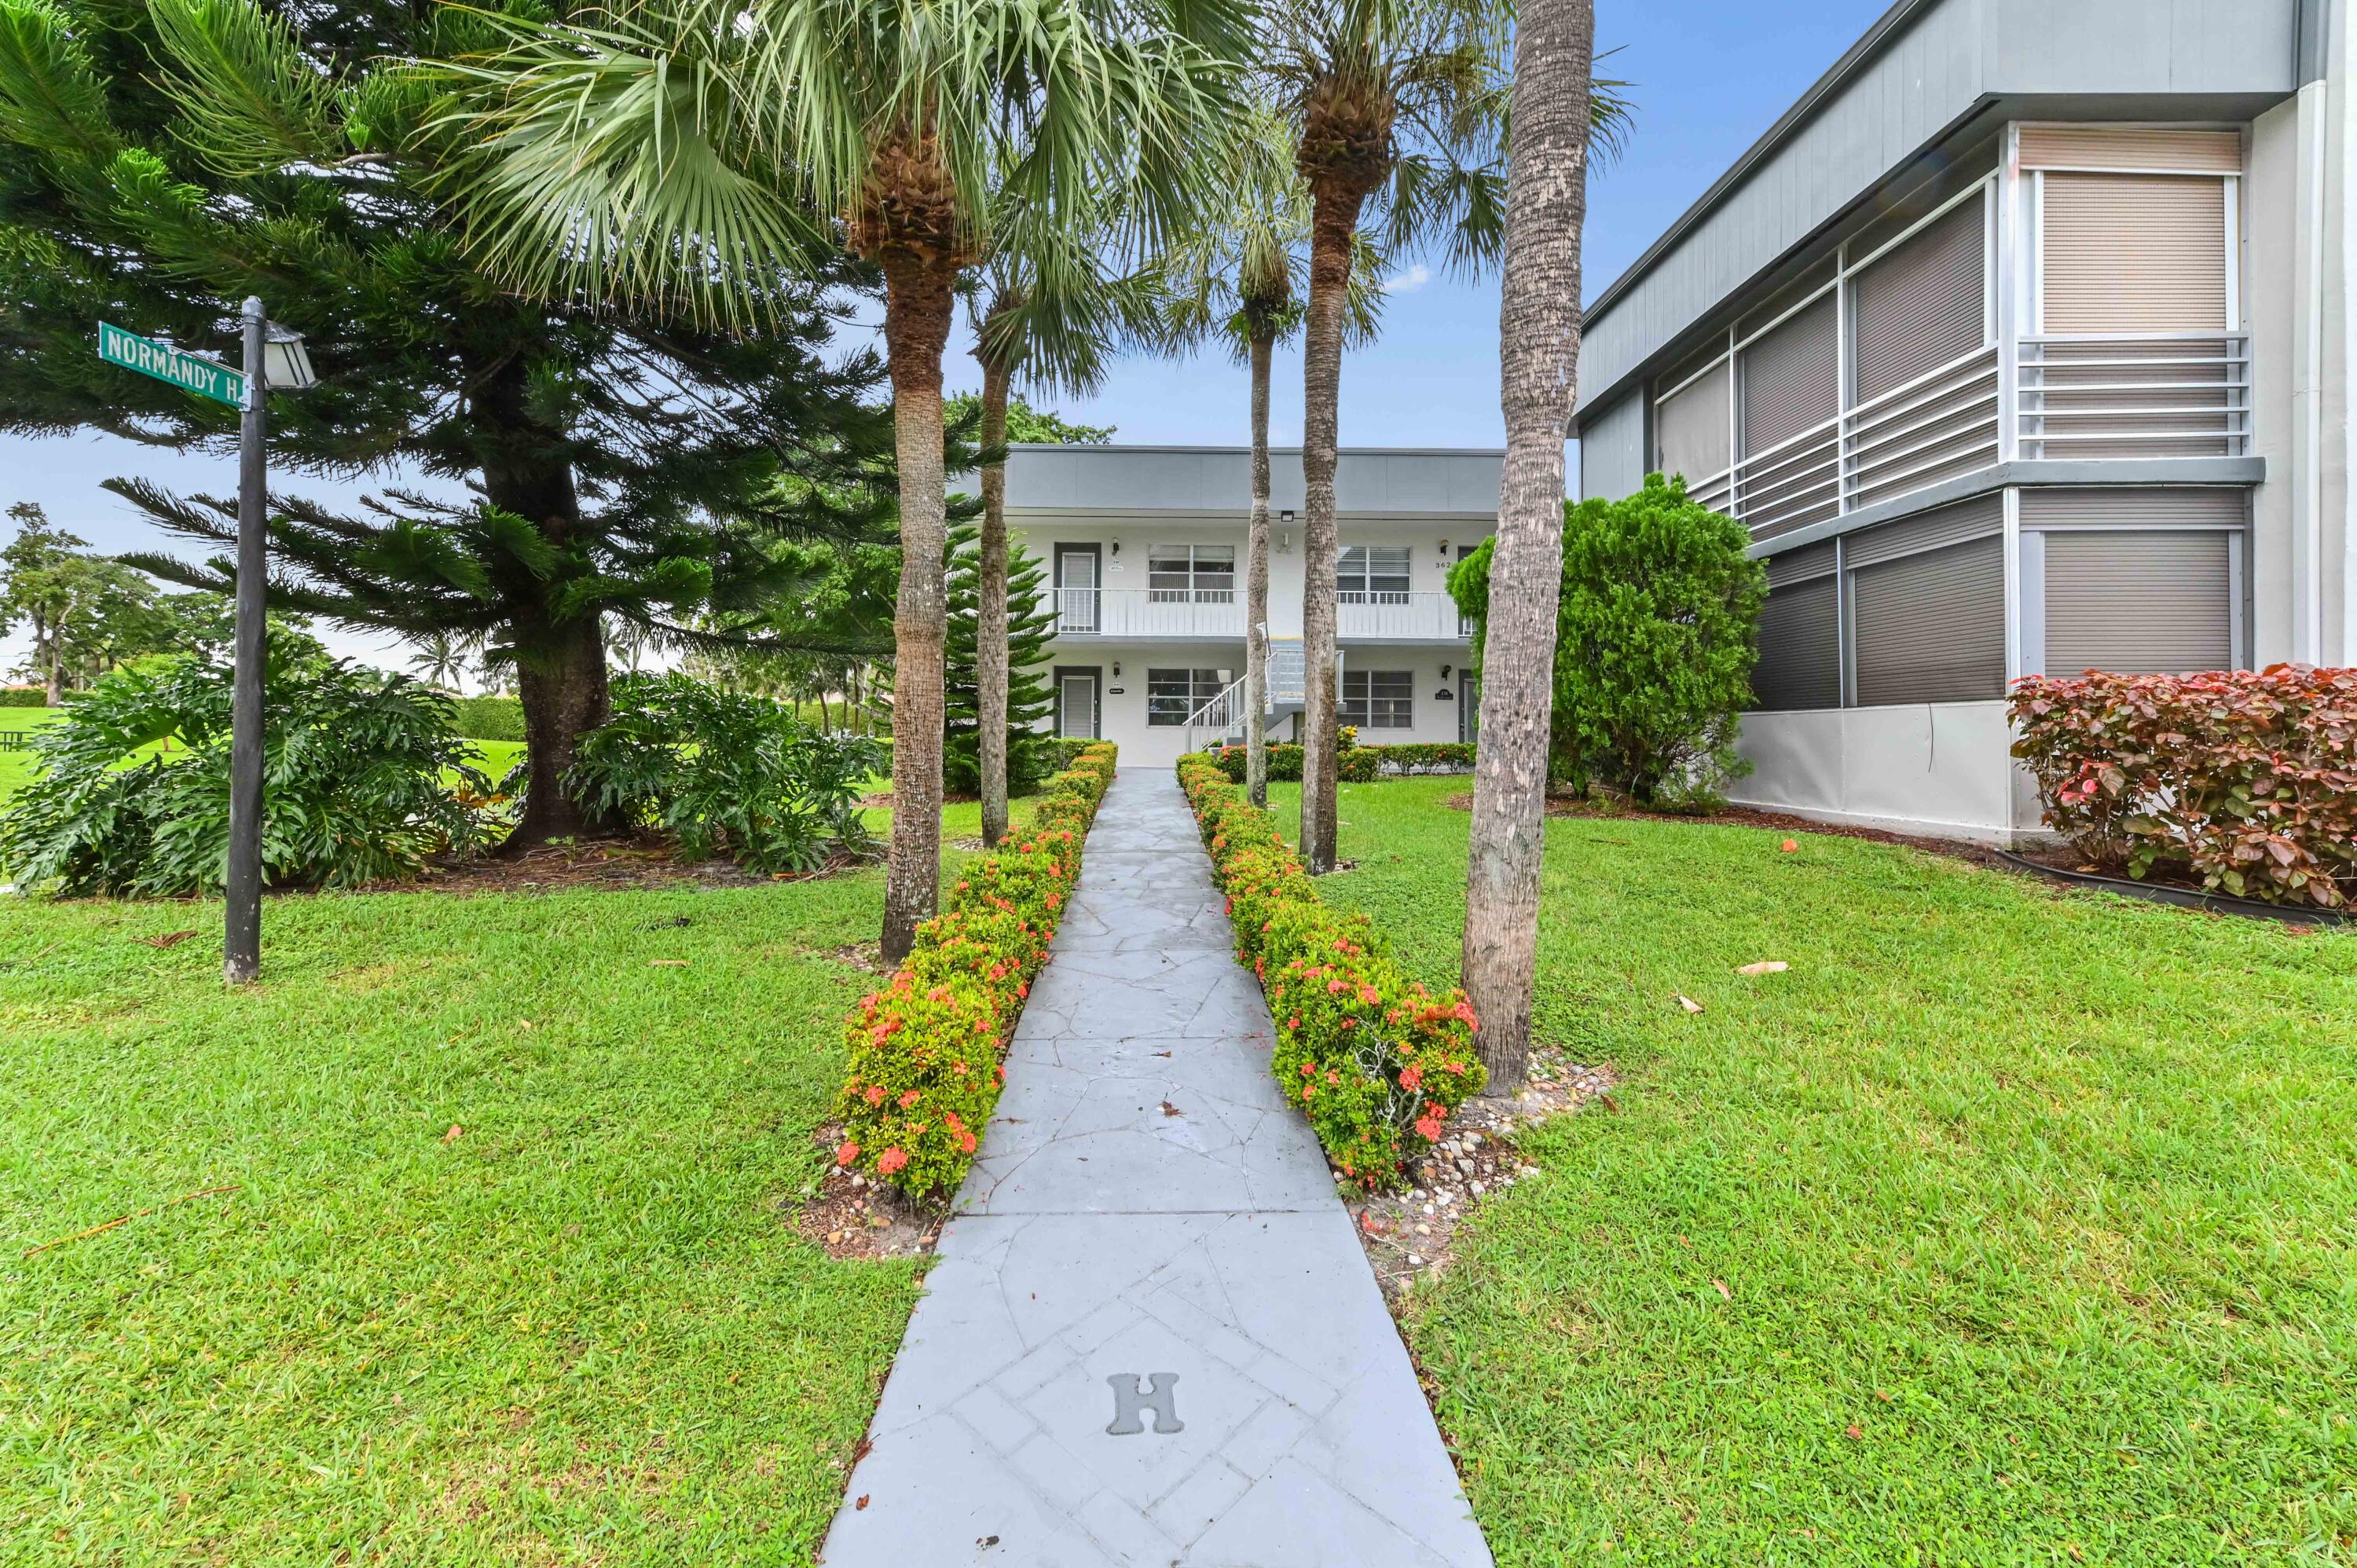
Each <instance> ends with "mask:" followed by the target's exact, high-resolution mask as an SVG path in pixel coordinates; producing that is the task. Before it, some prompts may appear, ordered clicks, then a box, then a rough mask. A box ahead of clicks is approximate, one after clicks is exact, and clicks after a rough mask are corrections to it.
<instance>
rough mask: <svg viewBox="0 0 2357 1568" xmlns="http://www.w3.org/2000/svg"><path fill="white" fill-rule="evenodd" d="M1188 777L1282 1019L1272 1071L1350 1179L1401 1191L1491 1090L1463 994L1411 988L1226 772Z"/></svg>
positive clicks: (1220, 873) (1206, 761)
mask: <svg viewBox="0 0 2357 1568" xmlns="http://www.w3.org/2000/svg"><path fill="white" fill-rule="evenodd" d="M1179 785H1180V787H1181V788H1183V789H1185V790H1186V792H1187V799H1188V801H1189V804H1191V805H1192V806H1193V807H1194V810H1195V820H1196V822H1198V823H1199V824H1200V826H1201V828H1202V830H1203V842H1204V843H1205V844H1206V845H1207V846H1208V847H1209V848H1210V850H1211V869H1212V875H1213V876H1214V878H1215V879H1216V880H1217V881H1218V882H1219V884H1220V886H1222V888H1223V889H1225V890H1226V892H1227V895H1228V900H1227V909H1228V918H1229V919H1230V920H1231V921H1232V923H1233V925H1234V927H1235V932H1236V956H1237V958H1238V960H1239V961H1243V962H1246V963H1249V964H1251V965H1252V968H1253V972H1254V974H1255V975H1257V976H1259V978H1260V983H1261V990H1262V992H1263V993H1265V995H1266V996H1267V998H1268V1007H1269V1012H1270V1014H1271V1015H1273V1016H1274V1017H1275V1021H1276V1045H1275V1049H1274V1050H1273V1051H1272V1053H1271V1055H1270V1059H1269V1066H1270V1069H1271V1070H1272V1071H1274V1072H1275V1075H1276V1079H1277V1082H1278V1083H1279V1084H1280V1085H1282V1086H1283V1088H1284V1090H1285V1094H1286V1099H1288V1100H1290V1101H1293V1102H1294V1103H1295V1104H1297V1105H1298V1106H1300V1107H1301V1110H1302V1113H1303V1114H1304V1115H1306V1116H1307V1117H1308V1119H1309V1124H1310V1126H1311V1127H1313V1128H1314V1129H1316V1131H1317V1133H1318V1142H1319V1143H1321V1144H1324V1145H1325V1147H1326V1152H1327V1154H1328V1155H1329V1156H1330V1157H1331V1158H1332V1159H1333V1161H1334V1163H1335V1165H1338V1166H1339V1167H1340V1169H1341V1171H1342V1174H1343V1176H1345V1177H1347V1178H1349V1179H1350V1180H1351V1181H1353V1182H1355V1183H1357V1184H1358V1185H1360V1186H1361V1187H1365V1188H1367V1189H1368V1190H1370V1191H1373V1190H1378V1189H1381V1188H1383V1187H1394V1186H1396V1185H1398V1184H1399V1183H1400V1181H1401V1180H1402V1178H1403V1176H1404V1173H1405V1170H1406V1167H1407V1166H1408V1165H1409V1164H1410V1163H1412V1162H1413V1161H1415V1159H1416V1158H1418V1157H1419V1156H1420V1155H1422V1154H1423V1153H1424V1151H1425V1150H1426V1149H1428V1148H1429V1147H1431V1145H1432V1144H1433V1143H1434V1142H1435V1141H1437V1139H1438V1138H1439V1137H1440V1136H1441V1134H1442V1133H1443V1132H1444V1130H1445V1129H1446V1126H1447V1123H1448V1118H1449V1117H1450V1116H1451V1115H1452V1114H1454V1113H1455V1112H1456V1110H1457V1108H1458V1106H1460V1105H1462V1104H1463V1103H1464V1102H1465V1101H1466V1099H1467V1097H1468V1096H1470V1095H1474V1094H1478V1093H1480V1090H1481V1087H1482V1085H1483V1084H1485V1083H1486V1082H1487V1081H1488V1076H1487V1075H1486V1074H1485V1073H1484V1072H1483V1071H1482V1069H1481V1063H1480V1058H1479V1057H1478V1056H1476V1055H1475V1054H1474V1050H1473V1024H1474V1017H1473V1009H1472V1007H1471V1006H1470V1005H1469V1004H1468V1003H1467V1002H1466V1000H1465V995H1464V993H1462V992H1450V993H1448V994H1447V995H1445V996H1435V995H1433V994H1432V993H1429V992H1427V991H1426V990H1425V988H1424V987H1423V986H1422V985H1421V984H1419V983H1415V982H1414V981H1412V980H1410V979H1408V977H1407V974H1406V972H1405V971H1404V970H1402V969H1401V968H1400V966H1399V963H1398V962H1397V961H1395V960H1394V958H1393V957H1392V956H1391V951H1390V945H1389V943H1388V942H1386V941H1385V940H1384V939H1383V935H1382V933H1381V932H1379V931H1377V930H1376V929H1375V928H1374V927H1373V925H1372V923H1371V922H1369V920H1368V919H1367V918H1366V917H1365V916H1363V915H1350V916H1339V915H1336V914H1335V913H1334V912H1333V911H1332V910H1331V909H1329V908H1327V907H1326V906H1325V904H1324V903H1323V902H1321V901H1320V900H1319V898H1318V890H1317V888H1316V886H1314V885H1313V884H1312V883H1311V882H1310V880H1309V876H1308V872H1307V871H1306V870H1305V869H1304V868H1303V866H1302V865H1301V862H1300V861H1298V860H1297V859H1296V858H1295V857H1294V854H1293V852H1292V850H1291V849H1290V848H1289V847H1288V846H1287V845H1286V843H1285V841H1284V839H1282V838H1281V837H1279V836H1278V834H1277V832H1276V829H1275V826H1273V825H1272V824H1271V822H1269V818H1268V814H1267V813H1266V812H1265V811H1259V810H1256V809H1255V808H1254V806H1253V804H1252V802H1251V800H1249V799H1248V798H1247V797H1246V796H1245V795H1244V794H1243V791H1242V790H1240V789H1237V788H1236V786H1235V785H1233V784H1232V783H1231V782H1229V780H1228V779H1227V777H1226V775H1225V774H1224V772H1223V771H1222V769H1221V768H1220V767H1219V765H1218V764H1216V763H1214V762H1213V761H1212V760H1211V758H1210V757H1206V756H1203V755H1201V754H1200V753H1198V754H1195V755H1191V756H1188V757H1180V758H1179Z"/></svg>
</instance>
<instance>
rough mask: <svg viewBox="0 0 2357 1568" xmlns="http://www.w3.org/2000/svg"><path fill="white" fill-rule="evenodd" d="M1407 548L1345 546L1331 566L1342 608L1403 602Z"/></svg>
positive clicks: (1406, 579) (1380, 545) (1405, 594)
mask: <svg viewBox="0 0 2357 1568" xmlns="http://www.w3.org/2000/svg"><path fill="white" fill-rule="evenodd" d="M1408 554H1409V547H1408V546H1406V545H1405V544H1401V545H1389V544H1346V545H1344V546H1343V547H1342V553H1341V554H1340V556H1339V557H1338V558H1337V559H1336V561H1335V564H1334V585H1335V587H1336V589H1337V590H1338V591H1339V593H1340V597H1341V602H1342V603H1344V604H1346V605H1404V604H1405V603H1407V585H1408Z"/></svg>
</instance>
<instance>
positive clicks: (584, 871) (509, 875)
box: [361, 836, 869, 897]
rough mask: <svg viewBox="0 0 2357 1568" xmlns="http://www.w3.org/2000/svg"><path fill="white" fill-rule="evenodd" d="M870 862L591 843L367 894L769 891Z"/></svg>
mask: <svg viewBox="0 0 2357 1568" xmlns="http://www.w3.org/2000/svg"><path fill="white" fill-rule="evenodd" d="M867 864H869V863H868V862H867V861H865V860H863V859H860V858H859V857H857V856H855V855H837V856H835V857H834V859H832V860H830V861H829V862H827V864H826V865H823V866H821V867H819V868H818V869H817V870H815V871H805V872H780V873H778V874H776V875H762V874H761V873H759V872H753V871H747V870H745V869H744V868H743V867H742V866H739V865H737V864H736V863H735V862H733V861H729V860H725V859H719V858H715V859H711V860H681V859H679V858H677V857H676V856H675V854H673V850H672V848H671V846H670V845H669V843H666V842H665V841H663V840H662V839H660V838H654V837H650V836H641V837H638V838H631V839H592V840H588V841H586V842H583V843H569V844H544V845H542V846H541V847H540V848H538V849H533V850H526V851H524V852H523V853H522V854H515V855H499V854H488V855H473V856H468V857H467V858H465V859H446V860H436V861H435V862H433V863H431V864H429V865H427V866H426V868H425V872H424V874H423V875H419V876H416V877H414V878H408V879H404V880H400V881H392V882H376V883H371V884H370V885H369V886H367V887H365V888H363V889H361V891H363V892H368V893H449V894H456V895H458V896H461V897H468V896H472V895H474V894H478V893H564V892H573V891H576V890H578V889H581V888H598V887H602V888H614V889H625V890H627V889H660V888H678V887H695V888H705V887H714V888H717V887H767V886H771V885H772V884H775V883H780V882H813V881H816V880H818V879H820V878H822V877H827V876H834V875H838V874H840V873H842V872H845V871H848V870H853V869H855V868H856V867H859V866H862V865H867Z"/></svg>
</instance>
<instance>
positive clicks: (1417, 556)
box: [1006, 446, 1501, 766]
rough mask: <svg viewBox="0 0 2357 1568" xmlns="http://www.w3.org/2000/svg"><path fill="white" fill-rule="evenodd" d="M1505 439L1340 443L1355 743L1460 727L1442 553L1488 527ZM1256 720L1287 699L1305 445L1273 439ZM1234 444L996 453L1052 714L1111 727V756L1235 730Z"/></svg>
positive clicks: (1287, 708) (1297, 642) (1100, 729)
mask: <svg viewBox="0 0 2357 1568" xmlns="http://www.w3.org/2000/svg"><path fill="white" fill-rule="evenodd" d="M1500 475H1501V455H1500V454H1499V453H1496V452H1480V451H1445V450H1429V451H1397V450H1381V451H1372V450H1370V451H1345V452H1344V453H1343V454H1342V455H1341V462H1340V470H1339V471H1338V473H1337V474H1336V477H1335V493H1336V502H1337V510H1338V512H1339V528H1340V537H1341V551H1340V559H1339V560H1337V561H1335V562H1333V563H1330V564H1328V565H1327V566H1325V567H1324V568H1323V569H1324V570H1328V571H1331V572H1334V573H1335V574H1336V584H1337V588H1338V590H1339V596H1340V608H1339V618H1340V637H1339V645H1340V657H1341V696H1342V710H1343V713H1342V716H1343V722H1344V723H1346V724H1353V725H1358V726H1359V728H1360V734H1361V739H1362V740H1364V741H1366V742H1368V743H1370V744H1375V743H1383V742H1401V741H1428V740H1458V739H1462V738H1469V735H1470V726H1471V724H1472V722H1473V709H1474V703H1472V702H1471V701H1469V698H1471V697H1472V695H1473V690H1472V685H1471V678H1470V677H1469V674H1468V673H1467V671H1466V670H1465V659H1466V655H1467V653H1468V651H1469V628H1467V627H1466V626H1465V624H1464V623H1463V622H1462V621H1461V620H1460V619H1459V618H1458V614H1457V607H1456V604H1455V602H1454V601H1453V600H1451V599H1450V598H1449V596H1448V568H1449V567H1450V566H1452V565H1454V564H1456V563H1457V561H1458V560H1459V559H1460V558H1462V557H1463V556H1465V555H1467V554H1469V553H1471V552H1472V550H1473V549H1474V547H1475V546H1476V545H1478V544H1480V542H1481V541H1482V540H1483V539H1485V538H1487V537H1489V535H1490V534H1491V532H1494V531H1495V529H1496V527H1497V514H1498V487H1499V481H1500ZM1270 489H1271V500H1270V510H1271V516H1270V524H1269V592H1268V603H1269V620H1268V635H1269V638H1270V639H1271V665H1272V671H1273V675H1272V680H1271V692H1270V702H1269V714H1270V734H1271V736H1272V737H1274V738H1277V739H1290V738H1294V737H1295V736H1296V734H1297V729H1298V726H1299V724H1300V713H1301V590H1302V583H1303V574H1304V573H1305V572H1306V571H1308V570H1309V569H1310V563H1309V562H1308V560H1307V558H1306V556H1305V554H1304V552H1303V548H1302V540H1301V526H1300V511H1301V506H1302V499H1301V498H1302V478H1301V453H1300V451H1299V449H1298V448H1290V449H1286V448H1279V449H1276V450H1275V451H1273V452H1272V453H1271V454H1270ZM1251 498H1252V488H1251V454H1250V452H1249V451H1248V450H1247V449H1245V448H1243V447H1224V446H1218V447H1212V446H1017V447H1015V448H1014V449H1013V450H1012V451H1011V452H1010V453H1009V455H1008V457H1007V463H1006V519H1007V532H1008V534H1009V537H1010V538H1011V539H1012V540H1013V541H1014V542H1016V543H1018V544H1020V545H1021V546H1022V547H1023V548H1024V549H1026V550H1028V552H1029V553H1031V554H1032V555H1034V556H1036V557H1037V558H1038V559H1039V561H1040V562H1042V563H1043V564H1045V565H1046V567H1047V569H1048V572H1049V578H1048V581H1049V595H1050V596H1051V599H1052V601H1053V602H1052V608H1053V611H1054V615H1055V635H1054V639H1053V640H1052V642H1051V644H1050V656H1051V657H1050V675H1051V680H1052V683H1053V685H1054V689H1055V693H1056V712H1055V715H1054V720H1053V722H1054V724H1055V726H1056V728H1057V730H1058V732H1059V733H1060V734H1063V735H1067V736H1103V737H1104V738H1107V739H1110V740H1114V741H1117V742H1119V743H1120V745H1121V748H1122V761H1123V762H1124V763H1125V764H1149V765H1156V766H1165V765H1168V764H1169V763H1171V762H1173V761H1175V760H1177V758H1178V757H1179V754H1180V753H1181V752H1182V751H1185V750H1187V749H1189V748H1190V747H1193V746H1204V745H1208V744H1210V743H1211V741H1213V740H1216V739H1220V738H1222V737H1224V736H1241V734H1242V733H1243V676H1244V571H1245V532H1246V530H1247V527H1248V526H1249V521H1250V518H1251V514H1252V508H1251Z"/></svg>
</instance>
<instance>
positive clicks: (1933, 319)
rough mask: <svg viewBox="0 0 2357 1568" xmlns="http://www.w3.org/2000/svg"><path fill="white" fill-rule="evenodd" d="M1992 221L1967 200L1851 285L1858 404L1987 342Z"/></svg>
mask: <svg viewBox="0 0 2357 1568" xmlns="http://www.w3.org/2000/svg"><path fill="white" fill-rule="evenodd" d="M1986 249H1987V219H1986V214H1985V213H1984V211H1983V209H1982V203H1980V202H1978V201H1967V202H1965V203H1964V205H1963V206H1961V207H1959V208H1957V209H1955V210H1954V211H1953V212H1951V213H1949V214H1948V215H1947V216H1946V217H1944V218H1943V219H1941V220H1939V221H1938V222H1936V223H1933V224H1932V226H1931V227H1930V228H1928V229H1925V230H1924V231H1922V232H1921V233H1920V234H1917V235H1916V236H1915V237H1914V238H1913V239H1911V240H1909V241H1908V242H1906V243H1905V244H1903V245H1901V246H1900V247H1899V248H1898V249H1897V250H1895V251H1892V252H1890V253H1889V254H1888V255H1886V256H1884V257H1883V258H1882V259H1881V260H1879V261H1878V262H1876V263H1874V264H1873V265H1871V266H1869V267H1867V269H1866V270H1865V271H1864V272H1862V273H1860V274H1857V278H1856V279H1854V280H1853V281H1852V282H1851V285H1850V296H1851V298H1852V299H1854V300H1855V301H1856V302H1857V304H1856V305H1855V306H1854V307H1853V308H1854V309H1855V310H1856V312H1857V401H1858V402H1860V403H1870V402H1872V401H1873V400H1874V399H1876V398H1878V397H1880V396H1882V395H1883V394H1884V393H1886V392H1891V391H1894V390H1895V389H1897V388H1899V387H1902V386H1905V385H1906V384H1907V383H1908V382H1909V381H1914V380H1915V379H1916V378H1917V377H1919V376H1926V375H1929V374H1931V373H1932V371H1936V370H1938V369H1939V368H1940V367H1941V366H1942V365H1945V364H1950V363H1952V362H1953V361H1954V360H1958V359H1961V358H1962V357H1963V356H1964V355H1966V354H1969V353H1971V352H1972V351H1973V350H1974V349H1978V348H1979V347H1981V345H1982V344H1983V343H1984V342H1985V341H1986V338H1987V293H1988V286H1987V280H1986V274H1987V264H1986V254H1985V252H1986Z"/></svg>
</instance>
